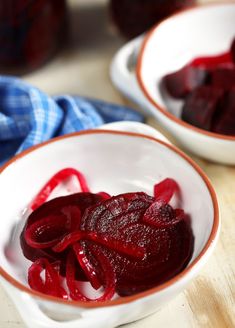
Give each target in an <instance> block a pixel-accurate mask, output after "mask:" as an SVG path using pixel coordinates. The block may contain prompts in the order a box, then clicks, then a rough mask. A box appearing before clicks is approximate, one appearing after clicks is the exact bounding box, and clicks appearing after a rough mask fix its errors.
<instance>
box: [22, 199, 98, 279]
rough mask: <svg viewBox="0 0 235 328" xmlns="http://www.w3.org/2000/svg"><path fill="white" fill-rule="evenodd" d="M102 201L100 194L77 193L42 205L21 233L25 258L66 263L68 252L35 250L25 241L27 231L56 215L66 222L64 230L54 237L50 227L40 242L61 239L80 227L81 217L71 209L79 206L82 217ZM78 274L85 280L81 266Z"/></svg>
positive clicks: (62, 270)
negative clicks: (44, 219) (37, 223)
mask: <svg viewBox="0 0 235 328" xmlns="http://www.w3.org/2000/svg"><path fill="white" fill-rule="evenodd" d="M102 199H103V196H102V195H98V194H91V193H77V194H73V195H69V196H63V197H58V198H55V199H52V200H50V201H48V202H46V203H44V204H43V205H41V206H40V207H39V208H37V209H36V210H35V211H34V212H32V214H31V215H30V216H29V217H28V219H27V222H26V224H25V227H24V229H23V231H22V233H21V236H20V242H21V248H22V251H23V254H24V256H25V257H26V258H27V259H29V260H31V261H35V260H37V259H40V258H42V257H43V258H46V259H48V260H49V261H51V262H54V261H56V260H62V263H64V262H65V258H66V256H67V251H65V252H62V253H56V252H53V251H52V250H51V248H50V247H48V248H43V249H38V248H36V249H35V248H33V247H31V246H30V245H28V244H27V242H26V241H25V234H26V232H27V230H28V229H30V227H31V226H33V224H35V223H36V222H38V221H39V220H41V219H43V218H47V217H48V216H52V215H54V216H55V218H56V217H58V219H59V220H60V221H61V222H64V229H63V230H60V229H58V230H57V231H55V232H53V236H52V235H51V232H52V229H51V228H50V225H49V228H48V229H46V230H44V233H42V234H41V235H40V237H38V238H39V239H38V242H45V241H46V240H50V239H52V238H53V239H61V238H63V236H65V235H66V234H67V233H69V232H72V231H74V230H76V229H77V228H78V226H79V225H80V217H79V218H77V217H76V216H71V213H72V212H71V211H70V209H71V207H73V206H77V207H78V208H79V209H80V211H81V215H83V213H84V211H85V209H86V208H87V207H89V206H91V205H94V204H96V203H98V202H100V201H101V200H102ZM74 214H76V213H74ZM77 219H78V220H77ZM52 223H53V222H52ZM53 225H54V223H53ZM61 272H62V274H64V273H65V267H64V266H63V265H62V266H61ZM77 274H78V276H79V277H81V279H84V274H83V271H82V270H79V266H78V270H77Z"/></svg>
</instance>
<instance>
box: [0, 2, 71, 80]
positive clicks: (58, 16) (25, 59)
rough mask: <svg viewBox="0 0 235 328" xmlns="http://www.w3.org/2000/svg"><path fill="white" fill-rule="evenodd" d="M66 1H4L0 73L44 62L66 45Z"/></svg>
mask: <svg viewBox="0 0 235 328" xmlns="http://www.w3.org/2000/svg"><path fill="white" fill-rule="evenodd" d="M65 31H66V0H56V1H55V0H1V1H0V73H9V74H18V73H25V72H28V71H31V70H33V69H35V68H37V67H38V66H40V65H42V64H43V63H44V62H45V61H46V60H47V59H49V58H50V57H51V56H52V55H53V54H54V53H55V52H56V50H57V49H58V48H59V46H60V45H62V41H63V38H64V37H65V35H66V33H65Z"/></svg>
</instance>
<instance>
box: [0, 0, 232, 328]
mask: <svg viewBox="0 0 235 328" xmlns="http://www.w3.org/2000/svg"><path fill="white" fill-rule="evenodd" d="M204 2H205V1H204ZM105 3H106V1H105V0H89V1H86V0H70V5H71V36H70V45H69V47H68V48H67V49H65V50H64V51H62V52H61V53H60V54H59V55H58V56H57V57H56V58H54V59H53V60H52V61H51V62H50V63H48V64H47V65H45V66H44V67H43V68H41V69H40V70H38V71H36V72H34V73H32V74H30V75H27V76H24V78H25V79H26V80H27V81H28V82H30V83H32V84H34V85H36V86H37V87H39V88H41V89H42V90H44V91H45V92H47V93H49V94H60V93H70V94H71V93H72V94H80V95H86V96H91V97H97V98H101V99H104V100H107V101H113V102H117V103H126V100H124V99H123V97H121V95H120V94H119V93H118V92H117V91H116V90H115V89H114V88H113V86H112V84H111V82H110V79H109V64H110V61H111V58H112V56H113V55H114V53H115V52H116V51H117V50H118V48H119V47H121V46H122V45H123V43H124V40H123V39H121V38H120V37H118V36H117V34H116V33H115V32H114V29H113V28H111V27H110V22H109V20H108V15H107V10H106V7H105ZM84 31H86V33H84ZM148 122H149V124H151V125H153V126H156V123H155V122H154V121H153V120H152V119H149V121H148ZM234 151H235V149H234ZM194 160H195V161H196V162H197V163H198V164H199V165H200V166H201V167H202V169H203V170H204V171H205V172H206V174H207V175H208V177H209V178H210V180H211V182H212V184H213V186H214V188H215V190H216V192H217V196H218V200H219V204H220V209H221V221H222V225H221V234H220V239H219V242H218V245H217V247H216V250H215V252H214V254H213V256H212V257H211V258H210V260H209V261H208V263H207V264H206V266H205V267H204V269H203V271H202V272H201V273H200V275H199V276H198V277H197V278H196V279H194V280H193V282H192V283H191V284H190V285H189V286H188V288H187V289H186V290H185V291H184V292H182V293H181V294H179V295H178V296H177V297H176V298H175V299H174V300H173V301H171V302H170V303H169V304H168V305H166V306H165V307H164V308H162V309H161V310H160V311H158V312H157V313H155V314H154V315H151V316H149V317H147V318H145V319H143V320H140V321H138V322H134V323H131V324H128V325H125V326H123V327H125V328H142V327H148V328H156V327H158V328H161V327H167V328H191V327H192V328H204V327H205V328H232V327H235V255H234V254H235V168H234V167H226V166H222V165H217V164H213V163H209V162H207V161H204V160H202V159H199V158H196V157H194ZM0 328H25V325H24V323H23V322H22V320H21V318H20V316H19V314H18V313H17V310H16V309H15V307H14V305H13V304H12V302H11V301H10V299H9V298H8V296H7V295H6V294H5V291H4V290H3V289H2V287H1V286H0ZM32 328H33V327H32ZM94 328H95V327H94ZM104 328H105V327H104Z"/></svg>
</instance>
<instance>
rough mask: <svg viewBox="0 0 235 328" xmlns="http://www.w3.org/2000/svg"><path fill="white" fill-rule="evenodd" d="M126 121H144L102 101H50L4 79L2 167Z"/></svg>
mask: <svg viewBox="0 0 235 328" xmlns="http://www.w3.org/2000/svg"><path fill="white" fill-rule="evenodd" d="M124 120H125V121H126V120H127V121H137V122H143V120H144V118H143V116H142V115H141V114H139V113H137V112H135V111H134V110H133V109H130V108H127V107H124V106H121V105H116V104H110V103H107V102H105V101H102V100H98V99H89V98H85V97H78V96H71V95H60V96H54V97H50V96H48V95H47V94H45V93H44V92H42V91H40V90H39V89H37V88H35V87H33V86H32V85H30V84H27V83H26V82H24V81H22V80H21V79H18V78H15V77H9V76H1V77H0V165H1V164H3V163H4V162H5V161H7V160H8V159H10V158H11V157H12V156H14V155H15V154H18V153H20V152H21V151H23V150H25V149H27V148H29V147H31V146H33V145H36V144H39V143H41V142H44V141H46V140H49V139H51V138H54V137H57V136H61V135H64V134H68V133H71V132H76V131H81V130H85V129H92V128H95V127H97V126H99V125H102V124H104V123H110V122H117V121H124Z"/></svg>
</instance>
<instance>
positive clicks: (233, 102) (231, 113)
mask: <svg viewBox="0 0 235 328" xmlns="http://www.w3.org/2000/svg"><path fill="white" fill-rule="evenodd" d="M212 131H213V132H216V133H221V134H227V135H235V88H232V89H231V90H230V91H229V92H227V93H226V95H225V97H224V99H223V102H222V104H221V106H220V109H219V110H218V111H217V115H216V117H215V118H214V123H213V126H212Z"/></svg>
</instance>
